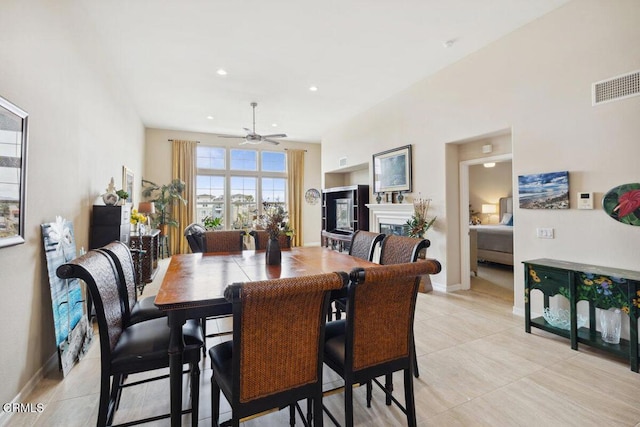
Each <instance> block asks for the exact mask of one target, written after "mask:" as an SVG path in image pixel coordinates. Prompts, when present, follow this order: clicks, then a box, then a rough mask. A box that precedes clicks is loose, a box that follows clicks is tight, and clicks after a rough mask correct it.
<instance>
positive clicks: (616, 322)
mask: <svg viewBox="0 0 640 427" xmlns="http://www.w3.org/2000/svg"><path fill="white" fill-rule="evenodd" d="M621 317H622V315H621V311H620V309H619V308H610V309H609V310H600V334H601V336H602V341H604V342H606V343H609V344H620V327H621V324H622V319H621Z"/></svg>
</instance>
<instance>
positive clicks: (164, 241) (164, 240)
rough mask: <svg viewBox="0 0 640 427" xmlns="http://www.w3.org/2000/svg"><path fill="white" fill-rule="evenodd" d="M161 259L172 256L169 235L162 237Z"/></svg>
mask: <svg viewBox="0 0 640 427" xmlns="http://www.w3.org/2000/svg"><path fill="white" fill-rule="evenodd" d="M159 255H160V258H163V259H164V258H165V255H166V257H167V258H168V257H170V256H171V251H170V250H169V235H168V234H165V235H164V236H163V235H161V236H160V253H159Z"/></svg>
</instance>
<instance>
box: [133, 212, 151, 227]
mask: <svg viewBox="0 0 640 427" xmlns="http://www.w3.org/2000/svg"><path fill="white" fill-rule="evenodd" d="M130 222H131V224H133V225H136V224H144V223H145V222H147V217H146V216H145V215H144V214H141V213H139V212H138V209H132V210H131V219H130Z"/></svg>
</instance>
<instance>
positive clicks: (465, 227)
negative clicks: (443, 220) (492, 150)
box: [459, 153, 513, 290]
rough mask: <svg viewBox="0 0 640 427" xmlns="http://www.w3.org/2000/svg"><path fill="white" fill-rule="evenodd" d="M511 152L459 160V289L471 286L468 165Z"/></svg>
mask: <svg viewBox="0 0 640 427" xmlns="http://www.w3.org/2000/svg"><path fill="white" fill-rule="evenodd" d="M512 159H513V154H512V153H508V154H500V155H497V156H490V157H482V158H479V159H471V160H463V161H461V162H460V171H459V173H460V280H461V284H460V289H464V290H466V289H470V288H471V276H470V272H471V262H470V261H469V257H470V251H469V245H470V242H469V211H468V207H469V166H471V165H480V164H483V163H486V162H501V161H506V160H512Z"/></svg>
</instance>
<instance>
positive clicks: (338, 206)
mask: <svg viewBox="0 0 640 427" xmlns="http://www.w3.org/2000/svg"><path fill="white" fill-rule="evenodd" d="M367 203H369V186H368V185H350V186H347V187H335V188H326V189H324V190H322V235H321V241H322V245H323V246H336V245H338V246H339V247H340V249H342V248H344V246H345V243H346V244H347V245H348V242H350V241H351V236H352V235H353V233H354V232H356V231H357V230H366V231H369V208H367V206H366V204H367Z"/></svg>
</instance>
